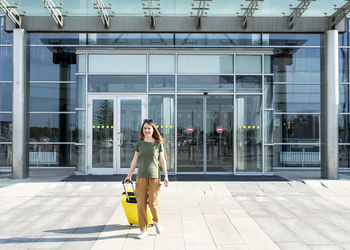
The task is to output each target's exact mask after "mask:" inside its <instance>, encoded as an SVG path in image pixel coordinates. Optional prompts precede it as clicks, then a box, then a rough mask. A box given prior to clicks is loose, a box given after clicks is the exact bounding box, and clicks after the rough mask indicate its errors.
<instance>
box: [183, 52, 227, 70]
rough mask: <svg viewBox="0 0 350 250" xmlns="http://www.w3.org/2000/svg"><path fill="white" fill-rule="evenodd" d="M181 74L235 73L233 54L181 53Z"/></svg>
mask: <svg viewBox="0 0 350 250" xmlns="http://www.w3.org/2000/svg"><path fill="white" fill-rule="evenodd" d="M178 73H179V74H233V56H231V55H179V56H178Z"/></svg>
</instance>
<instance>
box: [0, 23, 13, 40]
mask: <svg viewBox="0 0 350 250" xmlns="http://www.w3.org/2000/svg"><path fill="white" fill-rule="evenodd" d="M4 23H5V16H0V44H12V33H9V32H5V31H4V30H5V29H4V28H5V26H4Z"/></svg>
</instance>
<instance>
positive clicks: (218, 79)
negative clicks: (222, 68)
mask: <svg viewBox="0 0 350 250" xmlns="http://www.w3.org/2000/svg"><path fill="white" fill-rule="evenodd" d="M177 88H178V91H179V92H206V91H209V92H227V91H229V92H232V93H233V76H178V77H177Z"/></svg>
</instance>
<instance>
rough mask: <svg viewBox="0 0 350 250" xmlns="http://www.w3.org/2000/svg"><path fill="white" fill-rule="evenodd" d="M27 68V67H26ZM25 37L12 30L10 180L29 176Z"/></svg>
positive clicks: (22, 31)
mask: <svg viewBox="0 0 350 250" xmlns="http://www.w3.org/2000/svg"><path fill="white" fill-rule="evenodd" d="M28 68H29V67H28ZM26 75H27V53H26V35H25V31H24V30H23V29H14V30H13V101H12V148H13V149H12V153H13V158H12V159H13V163H12V178H26V177H28V176H29V147H28V146H29V144H28V141H29V139H28V138H29V112H28V106H29V105H28V99H29V85H28V83H27V79H26V78H27V77H26Z"/></svg>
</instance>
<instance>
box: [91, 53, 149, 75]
mask: <svg viewBox="0 0 350 250" xmlns="http://www.w3.org/2000/svg"><path fill="white" fill-rule="evenodd" d="M88 70H89V72H90V73H114V74H146V55H89V65H88Z"/></svg>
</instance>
